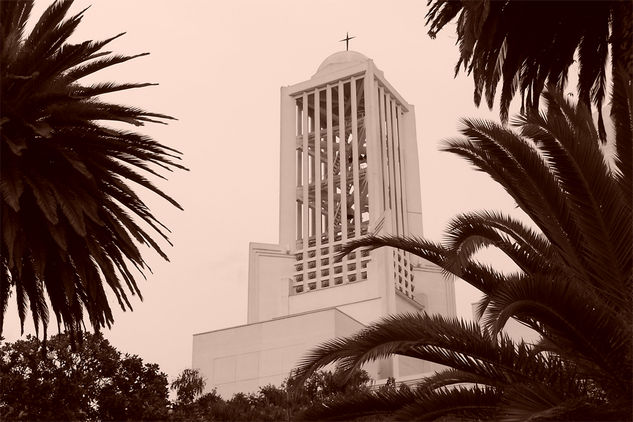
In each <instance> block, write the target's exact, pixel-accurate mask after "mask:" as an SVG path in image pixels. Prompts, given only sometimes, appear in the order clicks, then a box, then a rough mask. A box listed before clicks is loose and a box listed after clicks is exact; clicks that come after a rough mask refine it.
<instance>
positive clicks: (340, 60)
mask: <svg viewBox="0 0 633 422" xmlns="http://www.w3.org/2000/svg"><path fill="white" fill-rule="evenodd" d="M367 60H369V58H367V57H366V56H365V55H364V54H361V53H359V52H357V51H339V52H338V53H334V54H331V55H330V56H328V57H327V58H326V59H325V60H323V63H321V65H320V66H319V68H318V69H317V71H316V74H319V73H324V72H331V71H332V70H336V69H337V68H340V67H348V66H350V65H353V64H356V63H363V62H365V61H367Z"/></svg>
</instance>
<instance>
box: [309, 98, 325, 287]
mask: <svg viewBox="0 0 633 422" xmlns="http://www.w3.org/2000/svg"><path fill="white" fill-rule="evenodd" d="M320 105H321V100H320V99H319V88H316V89H315V90H314V118H313V119H312V121H313V122H314V131H313V133H314V161H313V162H314V166H312V167H313V170H314V174H313V176H312V184H313V185H314V211H313V212H312V215H313V216H314V223H315V226H314V239H315V242H314V244H315V254H314V255H315V260H316V265H315V267H316V274H315V275H316V277H315V278H316V283H317V288H320V287H321V281H320V279H321V232H322V228H321V217H322V216H323V213H322V207H321V110H320Z"/></svg>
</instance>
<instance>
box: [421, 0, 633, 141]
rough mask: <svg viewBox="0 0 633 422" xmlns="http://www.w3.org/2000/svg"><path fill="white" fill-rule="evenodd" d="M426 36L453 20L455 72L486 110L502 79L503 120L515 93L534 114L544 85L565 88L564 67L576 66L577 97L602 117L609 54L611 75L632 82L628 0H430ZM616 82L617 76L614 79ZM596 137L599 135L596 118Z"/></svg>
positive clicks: (631, 33) (632, 64)
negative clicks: (620, 73) (469, 81)
mask: <svg viewBox="0 0 633 422" xmlns="http://www.w3.org/2000/svg"><path fill="white" fill-rule="evenodd" d="M428 4H429V6H430V8H429V12H428V13H427V15H426V22H427V25H429V35H430V36H431V37H433V38H434V37H435V35H436V34H437V33H438V32H439V31H441V30H442V28H444V27H445V26H446V25H447V24H448V23H449V22H452V21H453V20H455V19H457V43H458V44H459V54H460V56H459V60H458V61H457V65H456V66H455V74H457V73H458V72H459V70H460V68H462V67H463V69H464V70H465V71H466V72H467V73H468V74H469V75H470V74H472V76H473V80H474V82H475V92H474V101H475V104H477V105H479V103H480V102H481V99H482V97H485V101H486V103H487V104H488V107H490V108H492V105H493V102H494V98H495V94H496V91H497V86H498V85H499V83H500V82H501V98H500V106H501V107H500V112H501V120H502V121H504V122H505V121H506V120H507V118H508V107H509V105H510V101H511V100H512V98H513V97H514V94H515V92H516V91H517V90H518V91H520V92H521V96H522V99H523V105H524V107H527V108H528V109H529V110H532V111H534V110H537V109H538V105H539V98H540V96H541V92H542V91H543V89H544V88H545V87H546V86H547V85H548V84H550V85H553V86H556V87H557V88H559V89H561V90H562V89H563V88H564V87H565V85H566V83H567V74H568V71H569V68H570V66H571V65H572V64H573V63H574V62H575V61H576V62H577V63H578V69H579V80H578V98H579V100H580V102H582V103H584V104H585V105H586V106H587V107H590V106H591V104H594V105H595V106H596V108H597V109H598V112H599V113H601V108H602V103H603V100H604V98H605V94H606V91H607V89H606V73H605V69H606V64H607V57H608V54H609V51H610V53H611V58H612V71H613V72H616V71H617V69H618V68H622V69H624V70H625V71H626V72H628V75H629V78H630V77H633V49H632V47H631V39H632V38H633V32H632V29H631V22H632V13H633V11H632V7H631V4H632V3H631V2H630V1H628V0H624V1H621V0H585V1H564V0H563V1H552V0H548V1H522V0H510V1H490V0H428ZM613 79H614V80H616V78H615V77H614V78H613ZM598 129H599V132H600V134H601V137H602V138H604V127H603V125H602V116H601V117H600V119H599V127H598Z"/></svg>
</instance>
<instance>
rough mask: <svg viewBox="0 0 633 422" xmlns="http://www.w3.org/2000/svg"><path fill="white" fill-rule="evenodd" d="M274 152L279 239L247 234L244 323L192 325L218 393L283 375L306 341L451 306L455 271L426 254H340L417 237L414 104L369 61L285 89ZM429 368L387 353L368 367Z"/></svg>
mask: <svg viewBox="0 0 633 422" xmlns="http://www.w3.org/2000/svg"><path fill="white" fill-rule="evenodd" d="M280 153H281V159H280V167H281V169H280V217H279V244H275V245H270V244H261V243H251V245H250V258H249V286H248V295H249V296H248V315H247V325H246V326H241V327H235V328H231V329H227V330H219V331H215V332H210V333H201V334H197V335H195V336H194V350H193V367H194V368H200V369H201V371H202V373H203V375H205V376H206V377H207V379H208V380H209V381H211V382H210V387H213V386H215V387H218V391H220V392H221V393H222V392H224V393H226V394H229V393H232V392H236V391H246V390H244V389H249V388H251V389H252V388H253V387H256V384H257V385H263V384H262V383H264V384H265V383H267V382H273V381H274V380H277V381H279V382H280V381H281V380H283V378H285V377H286V376H287V375H288V370H289V369H291V368H292V367H293V366H294V365H295V364H296V363H297V362H298V359H299V358H300V357H301V355H303V354H304V353H305V352H306V351H307V350H308V349H309V348H310V347H313V346H314V345H316V344H317V343H320V342H321V341H324V340H328V339H331V338H332V337H336V336H341V335H349V334H351V333H353V332H355V331H356V330H358V329H360V328H362V327H363V326H364V325H367V324H369V323H371V322H374V321H376V320H378V319H380V318H381V317H384V316H387V315H389V314H393V313H398V312H421V311H426V312H429V313H441V314H443V315H454V314H455V299H454V290H453V281H452V280H451V279H446V278H445V277H444V276H443V275H442V273H441V271H440V269H439V268H437V267H435V266H433V265H432V264H430V263H428V262H426V261H424V260H422V259H419V258H417V257H413V256H410V254H408V253H405V252H403V251H400V250H394V249H390V248H381V249H378V250H374V251H363V250H357V251H355V252H352V253H351V254H349V255H348V256H346V257H344V258H343V259H342V260H340V261H339V260H336V259H335V257H336V255H337V253H338V252H339V250H340V248H341V246H342V245H344V244H345V243H347V242H349V241H350V240H353V239H358V238H360V237H362V236H365V235H367V234H375V235H386V234H389V235H398V236H422V200H421V193H420V173H419V163H418V151H417V139H416V127H415V111H414V107H413V106H412V105H410V104H408V103H407V102H406V101H405V100H404V99H403V98H402V96H401V95H400V94H399V93H398V92H397V91H396V90H395V89H394V88H393V87H392V86H391V85H390V84H389V82H388V81H387V80H386V79H385V77H384V75H383V73H382V72H381V71H380V70H378V68H376V66H375V65H374V63H373V61H372V60H370V59H368V58H367V57H365V56H364V55H362V54H360V53H357V52H354V51H342V52H338V53H335V54H332V55H331V56H329V57H328V58H326V59H325V61H323V63H322V64H321V65H320V66H319V68H318V69H317V72H316V73H315V74H314V75H313V76H312V77H311V78H310V79H309V80H306V81H304V82H300V83H297V84H295V85H291V86H287V87H282V88H281V145H280ZM273 327H275V328H273ZM293 330H294V331H293ZM247 332H248V333H250V334H247ZM271 350H276V351H277V352H276V353H278V354H279V356H280V357H281V358H279V356H278V357H277V358H275V357H274V356H273V355H274V353H273V352H271ZM240 356H241V357H242V359H241V364H240ZM279 359H282V360H284V362H283V363H282V364H281V365H278V364H277V362H278V361H279ZM246 361H248V362H250V363H248V364H245V362H246ZM270 362H276V363H274V364H273V363H270ZM231 365H232V366H231ZM244 365H246V366H248V365H250V367H251V371H250V378H249V377H247V376H246V375H244V374H242V378H241V379H240V375H239V372H240V371H242V372H243V371H244ZM271 365H272V366H274V367H275V370H271V369H270V368H271ZM267 366H268V367H267ZM227 367H228V368H231V367H234V369H233V370H232V371H233V372H232V373H231V370H227ZM431 369H432V368H431V367H430V366H429V364H426V366H424V365H422V364H420V363H419V362H415V361H413V360H411V359H409V360H407V359H404V358H393V359H389V360H386V361H384V362H381V363H379V364H377V365H376V367H375V368H372V369H371V371H370V372H373V374H372V375H373V376H374V377H377V378H386V377H388V376H395V377H403V376H404V377H406V376H410V375H415V374H419V373H420V372H426V371H429V370H431ZM275 371H277V372H275ZM247 372H248V371H247ZM273 372H274V375H272V374H273ZM245 377H246V378H245ZM275 377H276V378H275ZM254 379H257V381H256V382H254V381H253V380H254ZM249 380H250V381H249ZM273 383H274V382H273ZM210 387H209V388H210ZM223 388H224V389H223ZM240 388H241V390H240ZM255 389H256V388H255Z"/></svg>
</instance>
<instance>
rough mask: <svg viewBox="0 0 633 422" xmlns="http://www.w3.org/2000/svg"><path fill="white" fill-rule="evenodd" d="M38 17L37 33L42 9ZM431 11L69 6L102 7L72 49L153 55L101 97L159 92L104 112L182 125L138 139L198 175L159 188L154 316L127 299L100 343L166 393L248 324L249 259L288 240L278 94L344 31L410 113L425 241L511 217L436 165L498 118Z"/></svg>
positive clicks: (465, 174) (403, 7)
mask: <svg viewBox="0 0 633 422" xmlns="http://www.w3.org/2000/svg"><path fill="white" fill-rule="evenodd" d="M36 3H37V4H36V7H35V10H34V12H33V14H32V16H33V17H39V15H40V14H41V11H42V10H43V9H44V8H45V7H46V6H47V5H48V1H37V2H36ZM425 3H426V2H425V1H422V0H414V1H398V2H389V3H388V2H384V1H383V2H378V1H367V0H364V1H349V0H348V1H323V0H321V1H290V0H288V1H266V2H261V1H256V0H250V1H245V0H242V1H207V0H199V1H194V0H184V1H182V2H174V1H172V0H169V1H164V0H135V1H122V0H117V1H112V0H110V1H104V0H92V1H87V0H76V1H75V4H74V5H73V7H72V9H71V11H73V12H75V13H76V12H79V11H80V10H82V9H84V8H85V7H86V6H88V5H90V4H92V7H91V8H90V9H89V10H88V11H87V12H86V13H85V16H84V19H83V21H82V23H81V24H80V26H79V28H78V30H77V32H76V34H75V35H74V36H73V38H72V39H73V40H74V41H83V40H86V39H95V40H101V39H105V38H107V37H110V36H112V35H115V34H117V33H119V32H127V34H126V35H125V36H123V37H122V38H120V39H118V40H116V41H114V42H113V43H111V44H110V45H109V46H108V48H107V50H111V51H113V52H115V53H121V54H137V53H141V52H150V53H151V55H150V56H147V57H142V58H138V59H135V60H133V61H131V62H127V63H124V64H121V65H117V66H114V67H112V68H110V69H108V70H107V71H103V72H101V73H100V74H99V75H97V76H98V77H96V78H95V79H94V80H91V81H94V82H96V81H100V82H101V81H108V80H112V81H117V82H158V83H160V85H159V86H155V87H148V88H143V89H139V90H135V91H129V92H123V93H119V94H111V95H109V96H107V97H104V98H103V99H104V100H109V101H112V102H119V103H122V104H126V105H131V106H139V107H143V108H145V109H147V110H149V111H153V112H158V113H165V114H169V115H172V116H175V117H177V118H178V119H179V120H178V121H177V122H172V123H170V124H169V125H168V126H159V125H154V126H146V127H142V128H140V130H141V131H142V132H143V133H146V134H149V135H151V136H153V137H154V138H155V139H156V140H157V141H159V142H161V143H164V144H166V145H168V146H170V147H172V148H176V149H179V150H180V151H182V152H183V153H184V155H183V159H184V164H185V165H186V166H187V167H189V168H190V169H191V171H190V172H182V171H180V172H176V173H173V174H169V175H168V178H169V180H168V181H167V182H165V183H163V182H161V183H159V185H160V186H162V187H164V189H165V190H166V192H167V193H169V194H170V195H171V196H172V197H174V198H175V199H176V200H177V201H179V202H180V203H181V204H182V205H183V207H184V208H185V210H184V211H179V210H177V209H175V208H173V207H171V206H170V205H169V204H167V203H166V202H164V201H162V200H160V199H159V198H156V197H153V196H152V195H150V194H146V195H143V197H144V198H147V203H148V204H149V205H150V208H151V209H152V210H153V212H154V214H155V215H156V216H157V217H158V219H159V220H160V221H162V222H163V223H164V224H166V225H167V226H168V227H169V228H170V229H171V230H172V232H173V234H172V235H171V240H172V242H173V243H174V247H173V248H172V247H169V246H168V245H165V251H166V252H167V254H168V255H169V257H170V259H171V262H162V261H161V259H160V257H158V255H157V254H155V253H153V252H151V251H148V252H147V253H146V254H145V256H146V260H147V261H148V262H149V263H150V265H151V266H152V269H153V274H149V273H148V274H147V281H146V280H143V279H142V277H140V276H139V277H138V279H137V280H138V283H139V286H140V288H141V291H142V292H143V296H144V301H143V302H140V301H139V300H138V298H131V302H132V304H133V306H134V311H133V312H126V313H123V312H121V311H120V310H119V309H118V308H116V307H117V306H118V305H117V303H116V301H112V302H111V305H112V307H113V310H114V313H115V325H114V326H113V328H112V329H111V330H109V331H108V330H106V331H105V335H106V337H107V338H108V339H110V341H111V342H112V343H113V345H114V346H115V347H117V348H118V349H119V350H120V351H123V352H128V353H131V354H138V355H140V356H141V357H142V358H143V360H144V361H145V362H154V363H158V364H159V365H160V367H161V369H162V370H163V371H164V372H166V373H167V374H168V375H169V377H170V380H171V379H173V377H175V376H176V375H177V373H178V372H179V371H181V370H182V369H184V368H187V367H189V366H190V365H191V344H192V335H193V334H194V333H198V332H203V331H210V330H215V329H219V328H225V327H230V326H235V325H240V324H244V323H245V322H246V301H247V277H248V243H249V242H251V241H254V242H265V243H276V242H277V240H278V219H279V214H278V201H279V195H278V186H279V100H280V97H279V88H280V87H281V86H283V85H291V84H294V83H297V82H300V81H303V80H306V79H309V78H310V77H311V76H312V75H313V74H314V73H315V72H316V69H317V67H318V66H319V64H320V63H321V62H322V61H323V60H324V59H325V58H326V57H327V56H328V55H330V54H332V53H335V52H337V51H340V50H342V49H344V48H345V45H344V43H340V42H338V40H340V39H342V38H344V37H345V33H346V32H347V31H349V33H350V36H355V37H356V38H355V39H353V40H351V41H350V50H355V51H358V52H360V53H363V54H364V55H366V56H367V57H369V58H372V59H373V60H374V63H375V64H376V66H377V67H378V68H379V69H381V70H382V71H383V72H384V74H385V77H386V78H387V80H389V81H390V83H391V84H392V85H393V86H394V87H395V88H396V90H398V92H399V93H400V94H402V96H403V97H404V98H405V99H406V100H407V101H408V102H409V103H410V104H413V105H415V107H416V118H417V134H418V149H419V155H420V164H421V169H420V172H421V181H422V201H423V221H424V231H425V235H426V236H427V237H428V238H430V239H434V240H441V236H442V231H443V228H444V227H445V225H446V223H447V222H448V220H449V219H450V218H451V217H452V216H453V215H455V214H457V213H459V212H464V211H468V210H476V209H494V210H503V211H506V212H509V213H516V212H517V211H516V209H515V208H514V205H513V203H512V201H511V200H510V198H509V196H507V195H506V194H505V193H504V192H503V191H502V190H501V188H499V187H497V185H495V184H494V183H493V182H492V181H491V180H490V179H489V178H488V176H485V175H483V174H482V173H478V172H475V171H474V170H472V169H471V168H470V167H469V165H468V164H467V163H466V162H465V161H464V160H462V159H460V158H458V157H457V156H452V155H450V154H448V153H444V152H439V151H438V145H439V143H440V141H441V140H442V139H446V138H450V137H454V136H457V134H458V132H457V128H458V127H459V119H460V118H461V117H476V116H478V117H489V118H491V119H494V120H498V117H497V116H498V115H497V113H496V111H493V112H488V111H487V109H485V108H481V109H477V108H476V107H475V106H474V104H473V102H472V97H473V94H472V88H473V84H472V81H471V79H469V78H467V77H466V76H465V75H463V74H460V76H458V77H457V78H456V79H454V78H453V69H454V66H455V63H456V62H457V57H458V48H457V46H455V45H454V44H455V41H456V35H455V32H454V26H451V27H450V28H446V29H445V30H444V31H443V32H442V33H440V34H439V36H438V37H437V39H436V40H431V39H430V38H429V37H428V36H427V35H426V29H425V27H424V15H425V13H426V5H425ZM131 129H134V128H131ZM157 238H158V236H157ZM476 299H477V295H476V293H475V292H474V289H471V288H467V286H465V285H464V283H463V282H458V284H457V306H458V313H459V314H460V315H462V316H464V317H470V315H471V308H470V303H471V302H473V301H475V300H476ZM51 319H52V320H51V332H50V333H49V334H51V335H52V334H54V333H55V328H54V327H55V326H56V324H55V322H54V317H53V316H52V315H51ZM30 327H31V324H30V323H27V331H29V330H30ZM19 334H20V331H19V322H18V318H17V311H16V308H15V305H14V304H13V303H12V305H11V306H10V307H9V309H8V311H7V315H6V317H5V324H4V335H5V337H6V338H7V340H9V341H13V340H15V339H17V338H19Z"/></svg>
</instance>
